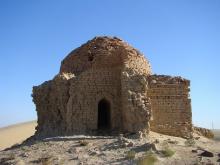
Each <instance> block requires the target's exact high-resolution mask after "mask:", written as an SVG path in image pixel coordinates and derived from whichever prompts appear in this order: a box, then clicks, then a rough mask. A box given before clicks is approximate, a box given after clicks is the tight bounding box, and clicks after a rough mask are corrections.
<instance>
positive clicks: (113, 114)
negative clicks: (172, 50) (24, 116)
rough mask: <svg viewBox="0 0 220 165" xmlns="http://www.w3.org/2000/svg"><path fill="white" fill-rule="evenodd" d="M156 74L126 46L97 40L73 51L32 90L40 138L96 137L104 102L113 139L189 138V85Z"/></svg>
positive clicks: (186, 82) (121, 42) (148, 64)
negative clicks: (120, 135)
mask: <svg viewBox="0 0 220 165" xmlns="http://www.w3.org/2000/svg"><path fill="white" fill-rule="evenodd" d="M151 74H152V72H151V67H150V63H149V61H148V60H147V59H146V58H145V57H144V56H143V55H142V54H141V53H140V52H139V51H138V50H136V49H134V48H133V47H131V46H130V45H128V44H127V43H126V42H124V41H122V40H120V39H118V38H116V37H113V38H111V37H95V38H94V39H92V40H90V41H88V42H87V43H85V44H83V45H82V46H81V47H79V48H77V49H75V50H73V51H72V52H71V53H70V54H69V55H68V56H67V57H66V58H65V59H64V60H63V61H62V63H61V67H60V72H59V73H58V75H56V76H55V77H54V78H53V79H52V80H50V81H46V82H44V83H43V84H41V85H39V86H35V87H33V94H32V96H33V101H34V103H35V105H36V110H37V115H38V126H37V128H36V130H37V131H36V134H35V136H36V137H39V138H41V137H49V136H63V135H74V134H97V133H98V132H99V131H100V128H99V126H98V122H100V121H99V120H101V119H99V117H98V115H99V113H98V112H99V111H100V109H99V103H100V102H101V100H105V101H106V105H105V106H107V105H108V108H107V109H108V110H109V111H110V112H109V113H108V116H104V117H108V118H110V119H109V123H108V133H109V134H113V133H114V134H115V133H140V132H142V133H143V134H147V133H148V132H149V130H150V129H152V130H153V131H156V132H160V133H164V134H168V135H175V136H181V137H187V136H189V135H190V133H191V128H192V126H191V125H192V124H191V107H190V99H189V98H188V92H189V81H188V80H185V79H182V78H179V77H178V78H177V77H170V76H157V75H151ZM104 111H105V109H103V110H102V111H101V112H100V113H104ZM104 117H103V118H104ZM105 120H107V119H105ZM102 122H103V121H102Z"/></svg>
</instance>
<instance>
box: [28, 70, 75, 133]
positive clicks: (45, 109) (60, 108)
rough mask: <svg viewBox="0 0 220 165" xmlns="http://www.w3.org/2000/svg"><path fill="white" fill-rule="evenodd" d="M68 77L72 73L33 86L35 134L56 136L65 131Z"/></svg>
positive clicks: (70, 76)
mask: <svg viewBox="0 0 220 165" xmlns="http://www.w3.org/2000/svg"><path fill="white" fill-rule="evenodd" d="M70 78H72V75H68V74H62V75H58V76H56V77H55V78H54V79H53V80H51V81H46V82H44V83H43V84H42V85H40V86H35V87H33V94H32V97H33V101H34V103H35V105H36V110H37V116H38V126H37V128H36V130H37V132H36V134H37V135H40V136H42V137H44V136H56V135H61V134H63V133H65V132H66V126H67V123H66V120H65V119H66V112H67V107H66V105H67V102H68V99H69V81H68V80H69V79H70Z"/></svg>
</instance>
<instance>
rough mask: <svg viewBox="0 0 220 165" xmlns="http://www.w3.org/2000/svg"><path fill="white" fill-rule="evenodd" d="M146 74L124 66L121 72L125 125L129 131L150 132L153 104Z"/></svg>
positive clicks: (125, 128)
mask: <svg viewBox="0 0 220 165" xmlns="http://www.w3.org/2000/svg"><path fill="white" fill-rule="evenodd" d="M145 77H146V76H145V75H142V74H140V73H139V72H136V71H134V70H133V69H129V68H124V70H123V72H122V74H121V87H122V88H121V93H122V109H123V127H124V130H125V131H127V132H134V133H135V132H139V131H141V132H142V133H143V134H147V133H148V132H149V129H150V128H149V119H150V117H151V106H150V102H149V98H148V96H147V80H146V78H145Z"/></svg>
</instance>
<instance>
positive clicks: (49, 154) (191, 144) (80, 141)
mask: <svg viewBox="0 0 220 165" xmlns="http://www.w3.org/2000/svg"><path fill="white" fill-rule="evenodd" d="M219 161H220V142H217V141H214V140H210V139H207V138H204V137H202V136H199V135H196V134H195V135H194V138H193V139H188V140H186V139H183V138H179V137H172V136H166V135H162V134H158V133H154V132H150V135H149V136H148V137H146V138H145V137H143V138H137V137H135V136H134V135H127V136H125V135H124V136H116V137H113V136H111V137H110V136H71V137H55V138H50V139H44V140H42V141H28V142H26V143H24V144H22V145H20V146H15V147H13V148H11V149H8V150H5V151H0V164H2V165H4V164H7V163H8V164H10V163H11V164H13V163H14V164H67V165H68V164H69V165H70V164H71V165H72V164H83V165H85V164H96V165H98V164H100V165H101V164H148V165H149V164H152V163H155V164H169V165H170V164H178V165H181V164H184V165H185V164H187V165H191V164H216V165H217V164H219Z"/></svg>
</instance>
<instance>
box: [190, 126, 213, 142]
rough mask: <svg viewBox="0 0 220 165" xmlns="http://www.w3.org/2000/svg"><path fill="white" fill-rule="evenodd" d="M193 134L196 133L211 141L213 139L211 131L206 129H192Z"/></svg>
mask: <svg viewBox="0 0 220 165" xmlns="http://www.w3.org/2000/svg"><path fill="white" fill-rule="evenodd" d="M193 130H194V132H196V133H197V134H199V135H201V136H204V137H207V138H210V139H213V138H214V134H213V132H212V131H211V130H209V129H206V128H201V127H195V126H194V127H193Z"/></svg>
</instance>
